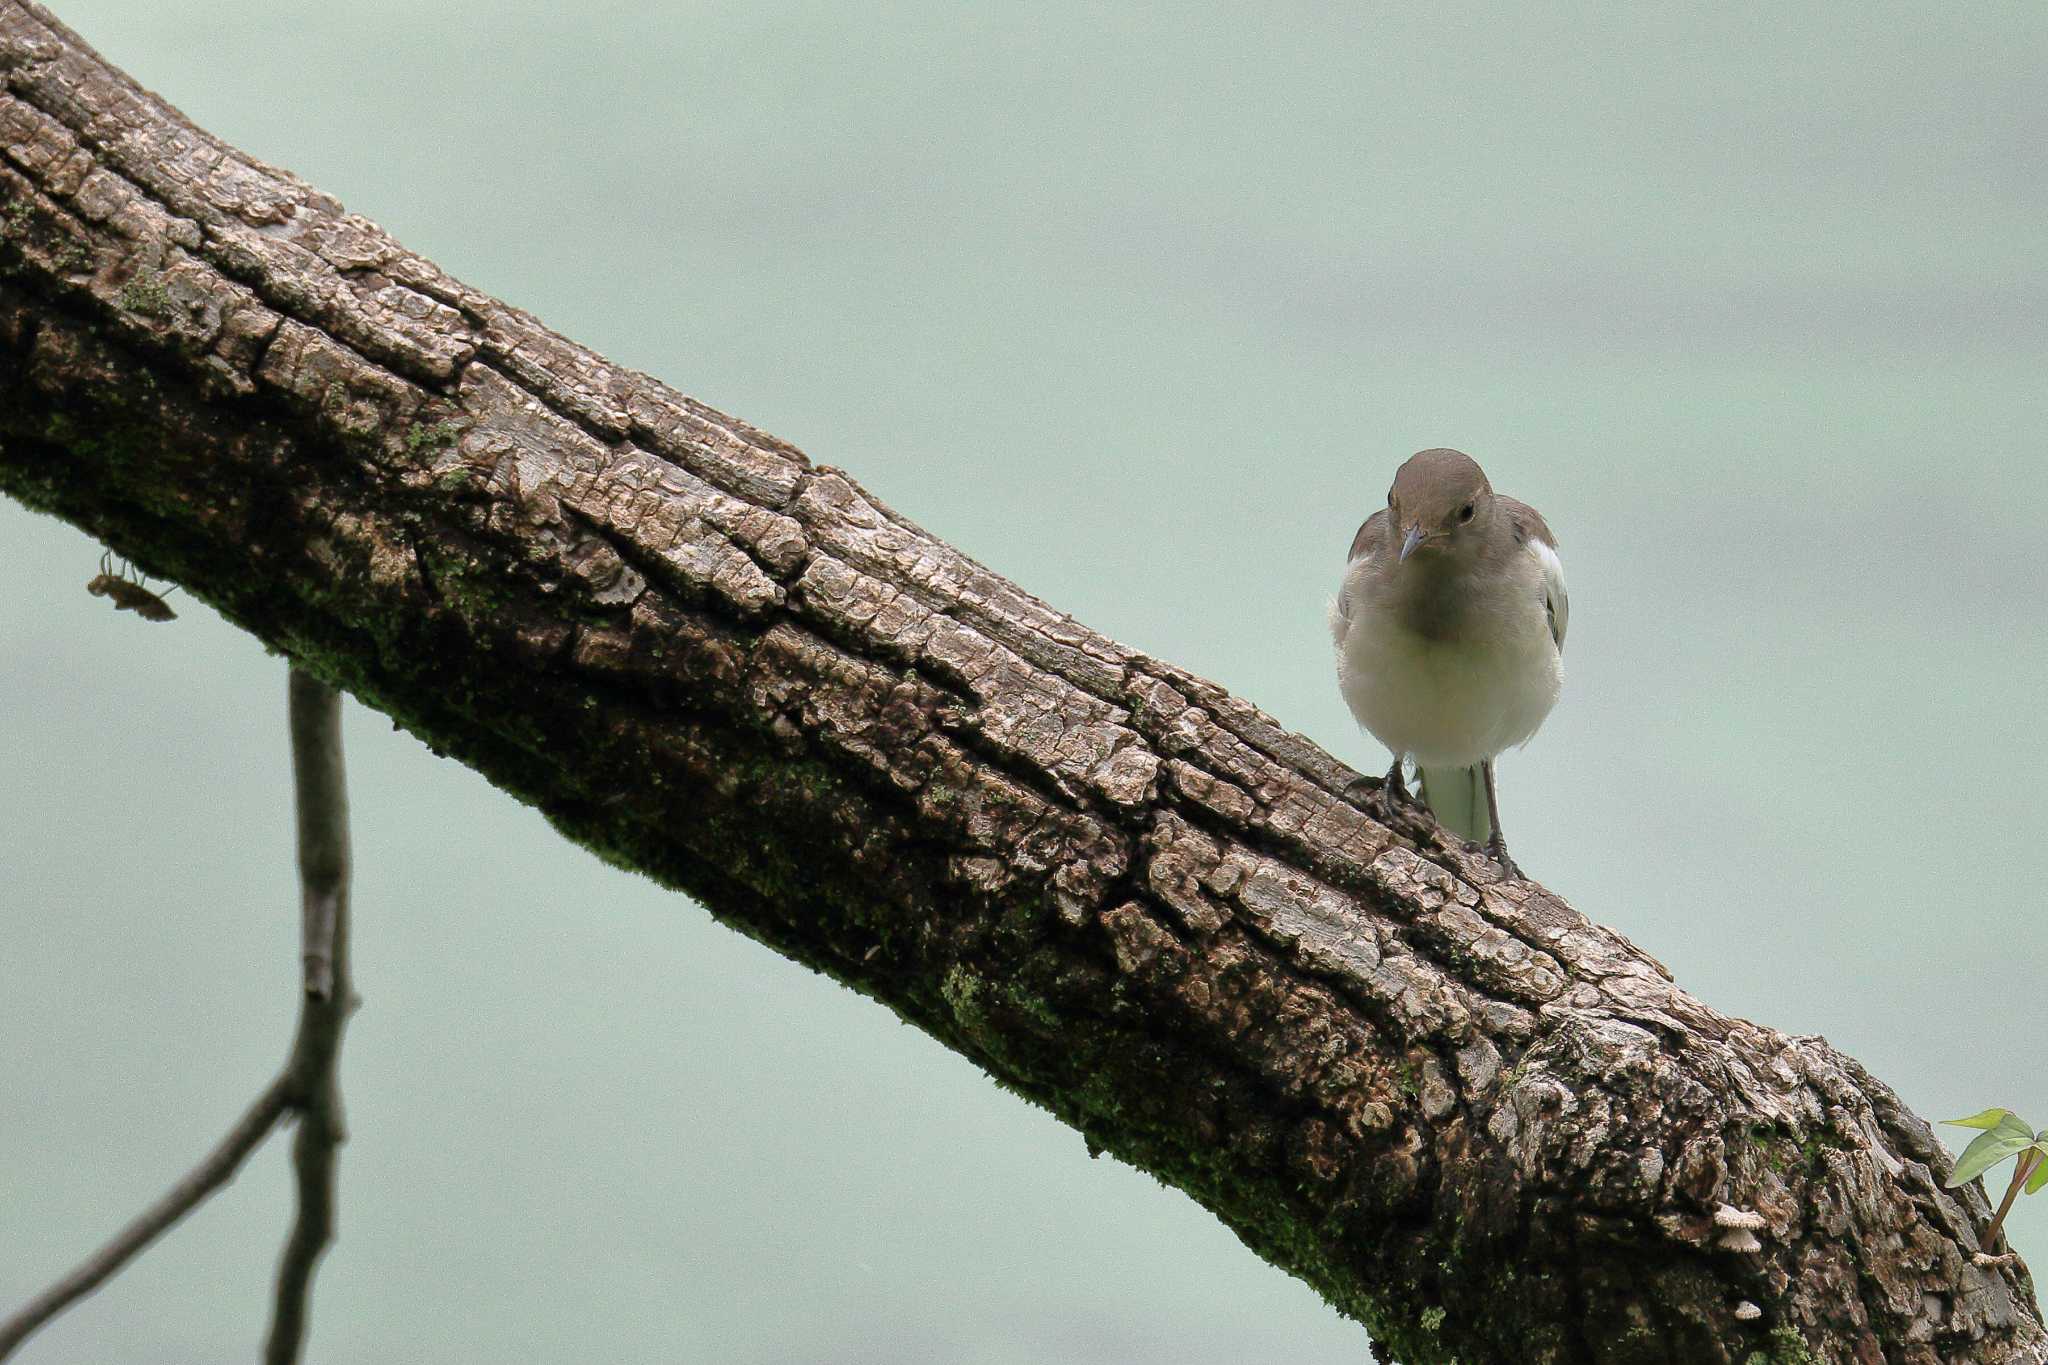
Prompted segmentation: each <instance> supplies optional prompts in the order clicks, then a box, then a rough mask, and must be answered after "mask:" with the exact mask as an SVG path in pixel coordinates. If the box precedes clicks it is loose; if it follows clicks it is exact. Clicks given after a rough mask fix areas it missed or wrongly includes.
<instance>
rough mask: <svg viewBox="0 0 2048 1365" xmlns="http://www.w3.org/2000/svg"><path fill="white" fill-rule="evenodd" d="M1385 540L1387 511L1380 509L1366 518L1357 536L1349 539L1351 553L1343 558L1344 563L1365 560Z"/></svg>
mask: <svg viewBox="0 0 2048 1365" xmlns="http://www.w3.org/2000/svg"><path fill="white" fill-rule="evenodd" d="M1386 538H1387V509H1386V508H1384V507H1382V508H1381V509H1380V510H1379V511H1377V512H1375V513H1373V514H1372V515H1371V516H1369V517H1367V518H1366V519H1365V524H1364V525H1362V526H1360V527H1359V528H1358V534H1357V535H1355V536H1353V537H1351V552H1350V553H1349V554H1347V555H1345V556H1344V562H1345V563H1347V564H1349V563H1352V562H1354V561H1356V560H1360V559H1363V558H1365V557H1366V556H1367V555H1369V554H1371V553H1372V552H1373V550H1374V549H1376V548H1377V547H1378V546H1380V545H1381V544H1383V543H1384V542H1385V540H1386Z"/></svg>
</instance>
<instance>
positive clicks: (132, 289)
mask: <svg viewBox="0 0 2048 1365" xmlns="http://www.w3.org/2000/svg"><path fill="white" fill-rule="evenodd" d="M116 298H117V302H119V303H120V305H121V306H122V307H123V308H125V309H127V310H128V311H129V312H131V313H140V314H142V315H143V316H144V317H151V318H167V317H169V316H170V315H171V291H170V290H168V289H166V288H164V282H163V279H162V277H161V276H159V275H157V274H156V273H155V272H154V271H148V270H145V271H142V272H141V273H139V274H138V275H136V277H135V278H134V279H132V280H130V281H128V283H126V284H124V285H122V286H121V292H120V294H119V295H118V296H116Z"/></svg>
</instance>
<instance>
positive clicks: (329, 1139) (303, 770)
mask: <svg viewBox="0 0 2048 1365" xmlns="http://www.w3.org/2000/svg"><path fill="white" fill-rule="evenodd" d="M290 691H291V731H292V792H293V797H294V806H295V809H296V810H297V813H298V827H299V884H300V892H301V905H302V907H303V915H302V920H303V924H302V936H303V942H304V948H305V951H304V961H305V995H304V997H303V998H302V999H301V1001H300V1002H299V1033H298V1038H297V1041H296V1042H295V1043H294V1044H293V1047H292V1056H291V1060H290V1061H288V1062H287V1063H285V1079H286V1081H287V1082H288V1083H289V1085H290V1086H291V1094H292V1107H293V1108H294V1109H295V1110H296V1111H297V1113H298V1118H299V1131H298V1136H297V1137H296V1138H295V1139H294V1141H293V1142H292V1165H293V1169H294V1171H295V1173H296V1175H297V1184H298V1200H299V1213H298V1218H297V1220H296V1221H295V1222H294V1223H293V1225H292V1233H291V1237H290V1239H289V1240H288V1241H287V1242H286V1243H285V1248H284V1256H283V1259H282V1260H281V1261H280V1262H279V1265H278V1269H277V1302H276V1307H275V1309H274V1310H273V1312H272V1315H271V1323H270V1340H269V1342H268V1344H267V1345H266V1346H265V1348H264V1356H263V1358H264V1360H265V1362H266V1363H267V1365H291V1363H292V1362H293V1361H296V1360H297V1359H298V1358H299V1350H300V1347H301V1346H302V1345H303V1344H304V1342H305V1337H306V1302H307V1299H308V1297H309V1295H310V1294H311V1292H312V1285H313V1268H314V1267H315V1266H316V1265H317V1264H318V1263H319V1260H320V1254H321V1253H322V1252H323V1251H325V1250H326V1249H327V1244H328V1242H329V1241H330V1240H332V1238H333V1236H334V1163H335V1149H336V1148H337V1147H339V1146H340V1145H341V1143H342V1142H343V1141H345V1140H346V1138H347V1131H346V1125H345V1124H344V1122H343V1119H342V1110H341V1083H340V1080H339V1079H338V1075H337V1067H336V1063H337V1061H338V1060H339V1058H340V1054H341V1035H342V1030H343V1028H345V1027H346V1026H347V1024H348V1016H349V1014H350V1013H351V1012H352V1011H353V1010H354V1008H355V991H354V987H353V985H352V984H351V982H350V978H349V969H348V880H349V845H348V784H347V781H346V776H345V773H344V769H343V765H342V754H341V694H340V693H339V692H337V691H335V690H334V689H333V688H332V687H329V686H328V685H327V684H326V683H323V682H321V681H319V680H318V679H317V678H314V677H312V676H311V675H309V674H307V673H305V672H302V671H301V670H299V669H296V668H294V669H293V670H292V671H291V688H290Z"/></svg>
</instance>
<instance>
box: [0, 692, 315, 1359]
mask: <svg viewBox="0 0 2048 1365" xmlns="http://www.w3.org/2000/svg"><path fill="white" fill-rule="evenodd" d="M290 693H291V706H290V709H291V736H292V786H293V792H294V796H295V798H296V806H297V811H298V839H299V882H300V932H301V937H302V944H301V948H302V960H303V962H304V991H303V994H302V996H301V999H300V1004H299V1031H298V1035H297V1036H296V1037H295V1038H294V1039H293V1041H292V1053H291V1056H290V1057H289V1058H288V1059H287V1060H286V1062H285V1064H284V1069H283V1070H282V1071H280V1072H279V1073H278V1075H277V1079H276V1080H273V1081H272V1082H271V1083H270V1084H269V1085H268V1086H266V1087H264V1090H263V1093H262V1094H261V1095H260V1096H258V1097H257V1100H256V1102H255V1103H254V1104H253V1105H251V1106H250V1107H249V1110H248V1112H247V1113H245V1114H243V1115H242V1117H241V1119H240V1120H239V1121H238V1122H237V1123H236V1124H235V1126H234V1127H233V1128H232V1129H230V1130H229V1132H228V1135H227V1136H226V1137H224V1138H222V1139H221V1141H220V1144H219V1145H218V1146H216V1147H215V1148H214V1149H213V1151H212V1152H211V1153H209V1154H208V1155H207V1157H206V1159H205V1160H204V1161H202V1162H200V1163H199V1165H198V1166H197V1167H195V1168H194V1169H193V1171H192V1172H191V1174H189V1175H187V1176H186V1177H185V1178H184V1179H183V1180H180V1181H179V1182H178V1183H177V1184H176V1185H174V1186H172V1187H171V1189H170V1192H169V1193H167V1194H165V1195H164V1197H163V1198H161V1199H159V1200H158V1201H157V1202H156V1203H155V1204H153V1205H151V1206H150V1208H149V1209H148V1210H147V1211H146V1212H144V1213H143V1214H142V1216H141V1217H139V1218H137V1219H136V1220H135V1221H134V1222H132V1223H130V1224H129V1225H128V1226H127V1227H125V1228H123V1229H121V1231H120V1233H119V1235H117V1236H116V1237H114V1239H113V1240H112V1241H110V1242H108V1243H107V1244H106V1245H105V1246H104V1247H101V1248H100V1249H99V1250H98V1251H97V1252H94V1253H93V1255H92V1256H90V1257H89V1258H87V1260H86V1261H85V1262H84V1264H82V1265H80V1266H79V1267H78V1269H76V1270H74V1271H72V1272H71V1273H70V1274H69V1275H67V1276H65V1277H64V1278H63V1279H62V1280H59V1281H58V1282H57V1283H56V1284H54V1285H52V1286H51V1287H50V1288H49V1289H48V1290H46V1291H44V1292H43V1293H42V1294H41V1295H39V1296H37V1297H36V1298H34V1299H32V1300H30V1301H29V1303H28V1304H27V1305H25V1306H24V1307H23V1308H22V1309H21V1310H20V1311H19V1312H17V1313H16V1314H15V1315H14V1316H13V1317H11V1318H8V1319H7V1320H6V1321H4V1322H0V1360H5V1359H6V1358H7V1357H8V1356H9V1355H10V1354H12V1353H13V1351H14V1348H15V1347H17V1346H19V1345H20V1344H21V1343H22V1342H23V1341H25V1340H27V1339H28V1337H29V1334H30V1333H32V1332H34V1331H35V1330H36V1329H37V1328H39V1327H41V1326H42V1325H43V1324H44V1323H46V1322H48V1321H49V1320H50V1319H51V1318H53V1317H55V1316H57V1314H59V1313H61V1312H63V1311H64V1309H65V1308H67V1307H69V1306H70V1305H71V1304H73V1303H76V1302H77V1301H78V1300H80V1299H82V1298H84V1297H85V1296H86V1295H88V1294H90V1293H92V1292H93V1291H94V1290H95V1289H98V1288H99V1287H100V1286H101V1285H102V1284H104V1283H106V1281H107V1280H108V1279H109V1278H110V1277H111V1276H113V1274H114V1273H115V1272H116V1271H118V1270H120V1269H121V1267H122V1266H124V1265H126V1264H127V1263H128V1262H129V1261H130V1260H132V1259H133V1258H134V1257H135V1255H136V1254H137V1253H138V1252H140V1251H141V1250H142V1249H143V1248H144V1247H146V1246H148V1245H149V1244H150V1243H151V1242H153V1241H155V1240H156V1239H157V1238H158V1237H160V1236H162V1235H163V1234H164V1232H165V1231H166V1230H168V1229H169V1228H170V1227H171V1226H172V1225H173V1224H174V1223H176V1222H177V1221H178V1220H179V1219H180V1218H183V1217H184V1216H185V1215H186V1214H187V1213H190V1212H191V1211H192V1210H193V1209H194V1208H195V1207H197V1206H198V1204H199V1203H200V1201H202V1200H204V1199H205V1198H206V1197H207V1196H208V1195H210V1194H212V1193H213V1192H214V1191H215V1190H217V1189H219V1188H220V1187H221V1186H222V1185H225V1184H227V1183H228V1181H230V1180H232V1179H233V1178H234V1176H235V1172H236V1171H237V1170H238V1169H239V1168H240V1166H241V1164H242V1161H243V1160H244V1158H246V1157H247V1156H248V1155H249V1153H251V1152H253V1151H255V1150H256V1148H257V1146H258V1145H259V1144H261V1143H262V1141H263V1139H264V1138H265V1137H267V1136H268V1135H269V1133H270V1130H271V1129H272V1128H273V1127H274V1126H275V1125H276V1124H277V1122H278V1120H279V1119H281V1118H283V1117H284V1116H285V1115H286V1114H287V1113H294V1112H295V1113H296V1114H297V1115H298V1120H299V1132H298V1137H297V1139H296V1140H295V1141H294V1142H293V1144H292V1160H293V1164H294V1167H295V1168H296V1172H297V1176H298V1198H299V1211H298V1217H297V1219H296V1221H295V1222H294V1223H293V1225H292V1233H291V1237H290V1238H289V1239H288V1240H287V1241H286V1242H285V1248H284V1256H283V1258H282V1260H281V1262H280V1263H279V1265H278V1270H277V1303H276V1308H275V1311H274V1312H273V1314H272V1317H271V1325H270V1339H269V1342H268V1343H267V1344H266V1346H265V1347H264V1360H265V1362H266V1365H294V1362H296V1361H297V1360H298V1358H299V1350H300V1348H301V1346H302V1345H303V1344H304V1342H305V1337H306V1302H307V1298H308V1295H309V1292H310V1290H311V1288H312V1283H313V1268H314V1266H315V1265H316V1264H318V1262H319V1260H320V1254H321V1252H323V1251H325V1250H326V1249H327V1244H328V1242H329V1241H331V1240H332V1239H333V1237H334V1161H335V1148H337V1147H338V1146H339V1145H340V1144H341V1143H342V1142H343V1141H344V1140H345V1138H346V1137H347V1131H346V1127H345V1125H344V1123H343V1121H342V1111H341V1087H340V1083H339V1081H338V1080H337V1079H336V1071H335V1062H336V1059H337V1058H338V1057H339V1056H340V1054H341V1034H342V1029H343V1028H344V1027H345V1026H346V1025H347V1023H348V1016H349V1013H350V1012H351V1011H352V1010H354V1008H355V1004H356V999H355V991H354V989H353V988H352V987H351V985H350V983H349V973H348V879H349V844H348V785H347V781H346V774H345V772H344V770H343V766H342V755H341V696H340V694H339V693H337V692H336V691H335V690H334V689H333V688H331V687H329V686H327V684H325V683H322V682H319V681H316V680H315V679H313V678H312V677H311V676H309V675H307V674H305V673H302V672H300V671H299V670H298V669H296V668H294V669H293V670H292V672H291V688H290Z"/></svg>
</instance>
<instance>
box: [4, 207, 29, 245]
mask: <svg viewBox="0 0 2048 1365" xmlns="http://www.w3.org/2000/svg"><path fill="white" fill-rule="evenodd" d="M28 214H29V208H28V201H27V200H18V201H16V202H15V203H12V204H9V205H8V206H7V213H6V215H5V222H6V227H5V229H4V230H0V237H15V236H19V235H20V234H21V230H22V229H23V228H25V227H27V226H28Z"/></svg>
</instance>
